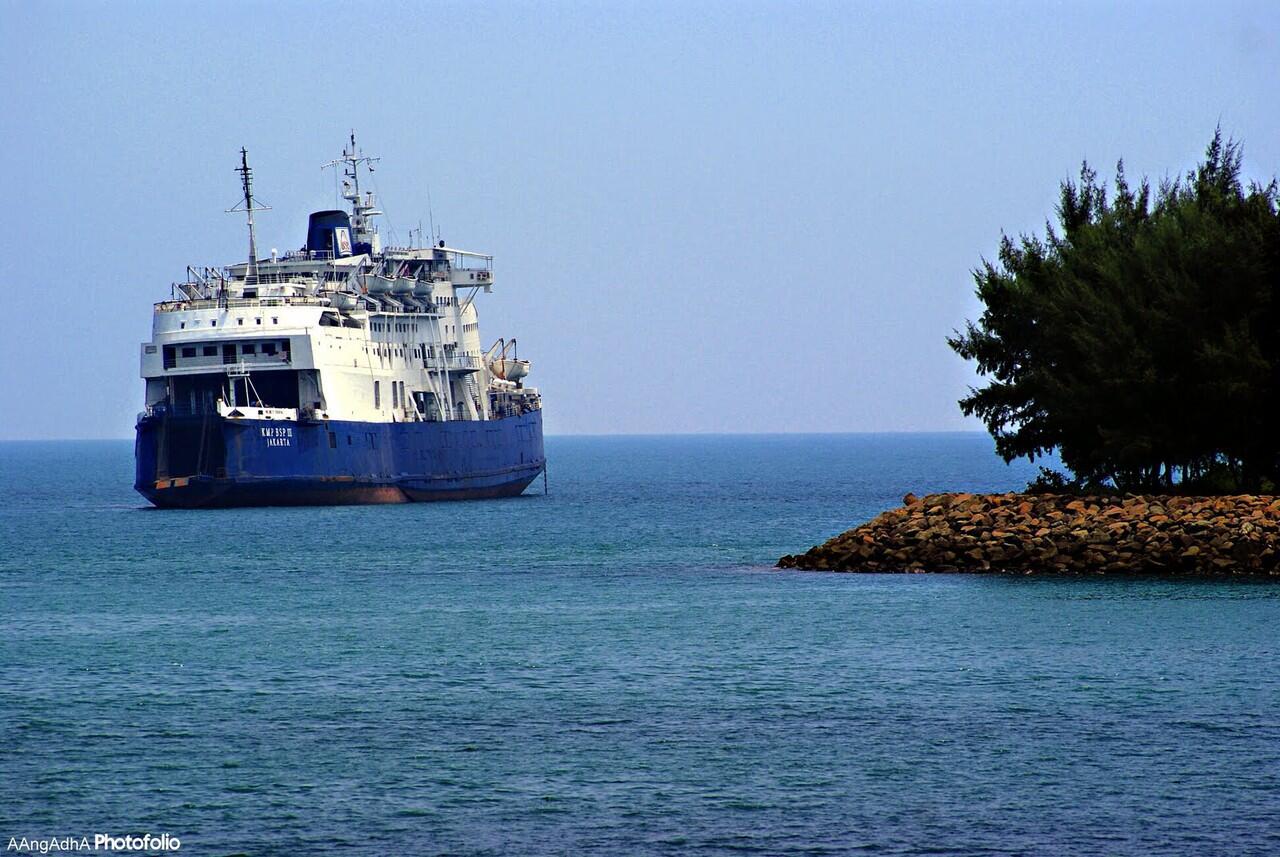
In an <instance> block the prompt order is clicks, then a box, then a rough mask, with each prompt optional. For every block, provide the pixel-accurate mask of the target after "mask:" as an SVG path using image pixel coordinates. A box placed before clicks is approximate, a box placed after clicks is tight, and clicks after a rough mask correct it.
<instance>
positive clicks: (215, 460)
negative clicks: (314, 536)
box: [134, 410, 546, 508]
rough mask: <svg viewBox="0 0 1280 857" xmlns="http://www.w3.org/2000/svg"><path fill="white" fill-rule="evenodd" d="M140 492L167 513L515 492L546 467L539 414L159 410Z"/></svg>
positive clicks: (142, 456) (145, 446)
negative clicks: (435, 417) (350, 415)
mask: <svg viewBox="0 0 1280 857" xmlns="http://www.w3.org/2000/svg"><path fill="white" fill-rule="evenodd" d="M135 447H136V461H137V474H136V477H135V480H134V488H135V489H136V490H137V491H138V492H139V493H140V494H142V495H143V496H144V497H146V498H147V499H148V500H149V501H151V502H152V503H153V504H155V505H156V506H160V507H163V508H204V507H223V506H310V505H342V504H356V503H407V502H426V501H434V500H466V499H482V498H491V497H510V496H515V495H517V494H519V493H521V492H522V491H524V489H525V488H526V487H528V485H529V483H531V482H532V481H533V480H534V479H536V478H537V476H538V474H539V473H541V472H542V470H543V467H544V466H545V464H546V459H545V457H544V453H543V446H542V413H541V411H537V410H535V411H531V412H529V413H526V414H522V415H520V416H514V417H507V418H505V419H500V420H472V421H465V420H459V421H454V422H415V423H371V422H344V421H336V420H331V421H328V422H321V423H298V422H293V421H278V420H277V421H273V420H249V419H223V418H221V417H218V416H216V415H212V414H210V415H206V416H203V417H201V416H191V417H187V416H183V417H179V416H173V415H168V414H165V413H158V414H155V415H152V416H148V417H145V418H143V419H142V420H140V421H139V422H138V428H137V439H136V442H135Z"/></svg>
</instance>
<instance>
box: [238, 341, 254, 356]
mask: <svg viewBox="0 0 1280 857" xmlns="http://www.w3.org/2000/svg"><path fill="white" fill-rule="evenodd" d="M257 350H258V347H257V346H256V345H254V344H253V343H252V342H246V343H245V344H244V345H241V346H240V353H241V354H254V353H256V352H257Z"/></svg>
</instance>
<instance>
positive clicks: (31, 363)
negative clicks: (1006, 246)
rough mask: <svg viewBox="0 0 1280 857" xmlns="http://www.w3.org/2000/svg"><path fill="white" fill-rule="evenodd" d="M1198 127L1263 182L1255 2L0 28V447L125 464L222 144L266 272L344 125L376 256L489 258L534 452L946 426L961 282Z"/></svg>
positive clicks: (757, 6) (1265, 131)
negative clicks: (441, 251) (378, 209)
mask: <svg viewBox="0 0 1280 857" xmlns="http://www.w3.org/2000/svg"><path fill="white" fill-rule="evenodd" d="M1219 125H1220V126H1221V128H1222V129H1223V131H1224V132H1225V133H1226V134H1228V135H1231V136H1233V137H1235V138H1236V139H1238V140H1242V141H1243V143H1244V154H1245V158H1244V168H1245V172H1246V173H1247V174H1248V175H1249V176H1250V177H1252V178H1257V179H1263V180H1268V179H1270V178H1271V177H1272V176H1273V175H1275V174H1276V173H1277V172H1280V5H1277V4H1275V3H1266V2H1259V3H1230V2H1227V3H1214V4H1208V3H1204V2H1199V3H1186V4H1183V3H1144V2H1137V3H1114V2H1106V3H1092V2H1087V3H1086V2H1082V3H1048V2H1043V3H1037V2H1017V3H982V2H966V3H958V2H957V3H936V4H935V3H909V2H890V3H857V2H845V3H818V2H814V3H758V2H729V3H719V2H706V3H700V2H678V3H677V2H672V3H622V2H618V3H600V2H593V3H561V2H546V3H523V2H507V3H411V4H399V3H390V2H378V3H346V4H328V3H317V2H305V3H304V2H275V3H244V2H218V3H199V4H197V3H189V2H172V3H156V4H148V3H141V2H139V3H105V2H103V3H72V2H51V3H28V2H14V0H0V126H2V131H3V135H2V137H0V139H3V141H4V150H5V152H4V153H5V156H6V157H5V158H4V160H3V163H4V165H5V168H6V171H7V173H8V175H7V177H6V181H5V184H6V186H7V193H5V197H6V199H7V204H5V205H3V206H2V207H0V298H2V299H3V306H4V309H5V312H4V326H5V333H4V335H3V336H0V359H2V360H3V366H4V372H3V374H2V375H0V439H19V438H98V437H119V438H123V437H129V436H131V433H132V429H133V422H134V419H135V416H136V413H137V411H138V410H140V408H141V405H142V396H143V384H142V381H141V380H140V379H139V377H138V358H139V347H140V343H142V342H143V341H145V340H147V339H148V338H149V335H150V324H151V305H152V303H153V302H155V301H158V300H161V299H164V298H165V297H167V296H168V294H169V285H170V283H172V282H174V281H177V280H181V279H183V278H184V272H185V268H186V266H187V265H188V264H190V265H214V264H229V263H232V262H236V261H240V260H242V259H243V258H244V257H245V254H246V245H247V238H246V232H245V226H244V221H243V218H242V217H241V216H238V215H230V214H226V213H224V210H225V209H228V208H231V207H232V206H233V205H234V204H235V203H236V202H237V201H238V198H239V187H238V177H237V175H236V174H235V173H234V172H233V170H234V168H235V167H236V165H237V160H238V152H239V149H240V147H241V146H242V145H243V146H246V147H247V148H248V150H249V154H250V161H251V164H252V166H253V167H254V172H255V177H256V183H255V189H256V192H257V195H258V196H259V197H260V198H261V200H263V201H264V202H266V203H268V204H270V205H271V206H272V210H271V211H269V212H266V213H264V214H261V215H259V217H258V246H259V248H261V249H262V250H263V252H264V254H265V251H266V250H267V249H269V248H272V247H275V248H278V249H280V250H281V251H284V250H288V249H296V248H298V247H300V246H301V245H302V244H303V243H304V241H305V237H306V235H305V233H306V216H307V213H308V212H310V211H312V210H317V209H323V208H329V207H333V204H334V185H333V178H332V171H328V172H323V171H322V170H321V169H320V165H321V164H322V163H324V162H325V161H327V160H329V159H331V158H334V157H336V156H337V155H338V154H339V153H340V150H341V146H342V144H343V141H344V139H345V138H346V136H347V134H348V133H350V131H351V130H352V129H354V130H355V131H356V134H357V139H358V141H359V143H360V145H361V146H362V147H363V148H364V149H365V151H366V153H367V154H370V155H377V156H380V157H381V158H382V159H383V160H382V161H381V163H380V164H379V165H378V169H377V173H376V174H375V179H376V180H377V184H376V188H375V189H376V190H378V191H379V192H380V194H381V202H382V207H383V209H384V210H385V211H386V213H387V217H386V218H384V219H383V222H382V230H383V232H384V234H386V235H387V237H390V238H393V239H394V238H399V239H400V240H401V241H404V240H407V237H408V230H409V229H410V228H411V227H416V226H417V225H418V223H419V221H421V222H422V223H423V224H424V225H427V224H429V223H432V222H434V224H435V226H436V227H437V228H438V229H439V231H440V234H441V237H443V238H444V239H445V240H446V241H447V242H448V243H449V244H450V245H451V246H457V247H462V248H466V249H474V250H479V251H483V252H487V253H492V254H494V255H495V256H496V261H495V286H494V290H493V294H491V295H484V296H481V298H480V301H481V303H480V304H479V308H480V315H481V318H480V321H481V333H482V335H483V338H484V339H485V341H486V342H488V341H490V340H493V339H496V338H497V337H499V336H506V337H511V336H515V337H517V338H518V340H519V343H520V354H521V356H522V357H526V358H529V359H531V360H532V361H533V373H532V376H531V379H530V381H531V383H535V384H536V385H537V386H538V387H539V388H540V389H541V390H542V392H543V396H544V416H545V423H546V428H547V431H548V433H559V434H576V433H604V434H613V433H674V432H854V431H950V430H973V429H980V428H981V426H980V424H979V423H977V422H976V421H974V420H970V419H966V418H964V417H963V416H962V415H961V414H960V412H959V410H958V408H957V406H956V400H957V399H958V398H960V397H961V396H963V395H964V394H965V392H966V389H967V388H968V387H969V386H970V385H972V384H975V383H979V379H977V378H976V376H974V374H973V373H972V370H971V368H970V367H969V366H968V365H966V364H965V363H964V362H963V361H961V360H960V359H959V358H958V357H956V356H955V355H954V354H953V353H952V352H951V351H950V350H949V349H948V347H947V345H946V342H945V340H946V337H947V335H948V334H950V333H951V332H952V331H953V330H954V329H956V328H957V327H959V326H961V325H963V324H964V322H965V320H966V319H967V318H976V317H977V315H978V314H979V313H980V311H981V310H980V306H979V304H978V302H977V300H976V298H975V297H974V295H973V281H972V274H971V272H972V270H973V269H974V268H975V267H976V266H977V265H979V264H980V263H981V260H982V259H983V258H984V257H986V258H990V257H993V256H994V255H995V252H996V249H997V246H998V243H999V240H1000V236H1001V234H1002V233H1008V234H1012V235H1017V234H1020V233H1026V232H1039V231H1043V228H1044V224H1045V221H1046V219H1048V218H1050V217H1052V214H1053V207H1054V204H1055V201H1056V197H1057V192H1058V186H1059V183H1060V182H1061V181H1062V180H1063V179H1065V178H1068V177H1071V176H1074V175H1075V174H1077V173H1078V171H1079V167H1080V163H1081V161H1083V160H1086V159H1087V160H1088V161H1089V162H1090V163H1091V164H1093V165H1095V166H1096V167H1098V169H1099V171H1100V172H1101V173H1102V175H1103V176H1110V175H1111V174H1112V172H1113V171H1114V165H1115V162H1116V161H1117V160H1119V159H1121V158H1123V159H1124V161H1125V166H1126V170H1127V172H1128V173H1129V175H1130V176H1131V178H1132V177H1134V176H1137V175H1140V174H1146V175H1149V176H1151V177H1153V178H1154V179H1158V178H1161V177H1164V176H1167V175H1177V174H1179V173H1181V172H1183V171H1185V170H1186V169H1188V168H1190V167H1191V166H1192V165H1193V164H1194V163H1195V162H1196V160H1197V158H1198V157H1199V156H1200V155H1201V154H1202V152H1203V150H1204V147H1205V144H1206V143H1207V142H1208V140H1209V139H1210V137H1211V136H1212V134H1213V131H1214V128H1215V127H1216V126H1219ZM428 228H429V227H428Z"/></svg>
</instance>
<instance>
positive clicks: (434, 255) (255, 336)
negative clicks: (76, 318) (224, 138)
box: [141, 135, 540, 423]
mask: <svg viewBox="0 0 1280 857" xmlns="http://www.w3.org/2000/svg"><path fill="white" fill-rule="evenodd" d="M373 160H375V159H372V158H368V157H366V156H365V155H364V154H363V153H361V152H360V151H359V150H357V148H356V146H355V137H354V135H352V138H351V142H350V144H349V145H348V146H347V147H345V148H344V150H343V155H342V157H341V158H339V159H337V160H336V161H333V162H331V163H330V164H329V165H326V166H333V167H335V168H340V169H342V171H343V172H342V177H343V191H342V195H343V197H344V198H345V199H346V200H347V201H348V202H349V203H350V205H351V211H350V212H345V211H337V210H334V211H326V212H317V213H316V214H313V215H312V216H311V223H310V225H309V230H308V237H307V243H306V245H305V246H304V247H303V248H302V249H301V250H297V251H293V252H288V253H284V254H277V253H276V252H275V251H272V253H271V255H270V256H269V257H268V258H257V249H256V236H255V234H254V222H253V213H254V212H255V211H260V210H262V208H261V207H259V206H257V205H256V202H255V200H254V197H253V191H252V176H251V171H250V170H249V167H248V164H247V158H246V157H245V155H244V153H243V152H242V164H241V173H242V178H243V187H244V207H243V209H241V208H239V207H237V209H236V210H243V211H245V212H246V213H247V215H248V218H249V234H250V239H249V241H250V257H249V259H248V261H246V262H242V263H239V264H235V265H231V266H228V267H225V268H218V269H213V268H204V269H194V268H188V270H187V278H186V280H185V281H184V282H181V283H175V284H174V285H173V294H172V298H171V299H170V300H167V301H163V302H161V303H158V304H156V306H155V312H154V316H153V324H152V336H151V341H149V342H146V343H144V344H143V345H142V355H141V357H142V377H143V378H144V379H146V388H147V390H146V405H147V408H148V411H150V409H152V408H155V407H157V406H160V405H162V404H163V405H164V406H165V407H167V408H170V409H172V410H173V412H174V413H179V414H181V413H186V414H199V413H216V414H217V415H219V416H221V417H224V418H227V419H278V420H286V421H288V420H293V421H299V420H301V421H317V420H325V421H327V420H342V421H357V422H374V423H387V422H421V421H453V420H471V421H484V420H490V419H499V418H502V417H506V416H511V415H513V414H516V413H523V412H527V411H529V410H533V409H537V408H539V407H540V402H539V397H538V393H537V391H536V390H533V389H530V388H526V387H524V386H523V383H522V381H521V379H522V378H523V376H524V375H525V374H526V373H527V371H528V363H527V362H526V361H521V360H519V359H518V358H517V357H516V355H515V354H514V350H513V347H512V346H513V345H514V342H506V341H503V340H499V341H498V342H497V343H495V344H494V345H493V346H492V347H491V348H489V349H485V348H484V346H483V345H482V341H481V339H480V331H479V322H478V316H477V312H476V303H475V300H476V297H477V296H478V295H479V294H482V293H488V292H489V291H490V290H491V288H492V286H493V258H492V257H491V256H488V255H484V254H481V253H472V252H468V251H465V250H460V249H457V248H455V247H449V246H446V245H445V243H444V242H443V241H439V242H437V243H435V245H434V246H425V247H423V246H405V247H393V246H387V247H384V246H383V245H382V240H381V236H380V235H379V233H378V229H377V226H376V225H375V224H374V218H375V217H376V216H377V215H379V214H380V213H381V212H380V211H378V209H377V207H376V201H375V199H374V196H373V194H372V193H368V192H366V191H362V190H361V189H360V186H359V175H360V170H361V168H362V167H367V166H368V165H369V164H370V163H371V162H372V161H373Z"/></svg>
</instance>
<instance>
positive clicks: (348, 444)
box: [347, 435, 351, 446]
mask: <svg viewBox="0 0 1280 857" xmlns="http://www.w3.org/2000/svg"><path fill="white" fill-rule="evenodd" d="M347 446H351V435H347Z"/></svg>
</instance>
